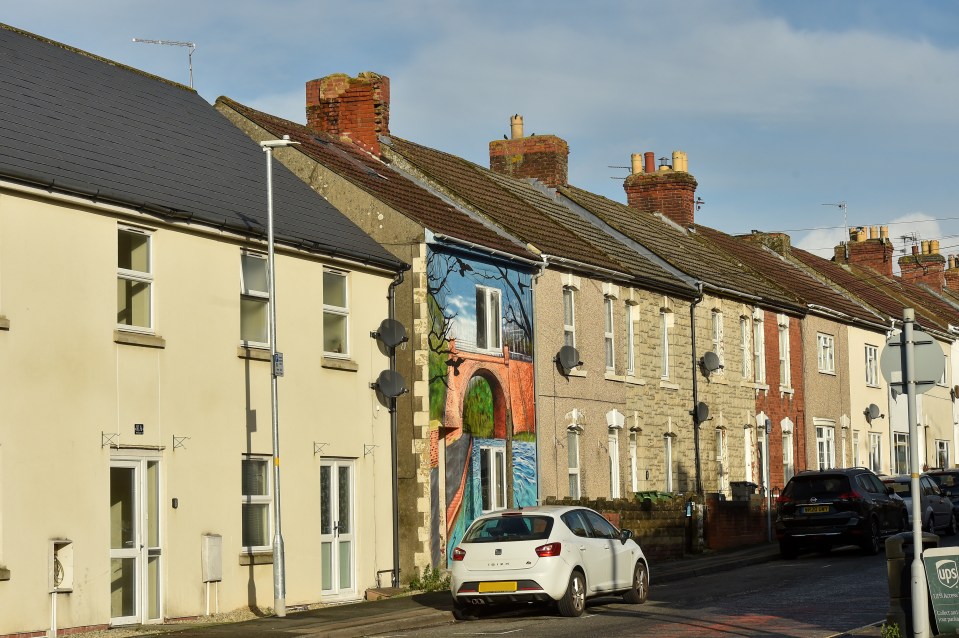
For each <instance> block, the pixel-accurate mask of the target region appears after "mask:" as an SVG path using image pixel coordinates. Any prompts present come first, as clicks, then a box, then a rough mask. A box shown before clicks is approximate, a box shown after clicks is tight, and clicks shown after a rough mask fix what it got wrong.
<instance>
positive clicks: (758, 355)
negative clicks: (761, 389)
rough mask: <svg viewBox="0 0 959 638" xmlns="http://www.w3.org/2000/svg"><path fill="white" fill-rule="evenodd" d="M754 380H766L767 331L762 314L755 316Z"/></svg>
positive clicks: (758, 381) (760, 381)
mask: <svg viewBox="0 0 959 638" xmlns="http://www.w3.org/2000/svg"><path fill="white" fill-rule="evenodd" d="M753 373H754V377H753V380H754V381H755V382H756V383H765V382H766V332H765V329H764V326H763V318H762V314H759V315H757V316H755V317H753Z"/></svg>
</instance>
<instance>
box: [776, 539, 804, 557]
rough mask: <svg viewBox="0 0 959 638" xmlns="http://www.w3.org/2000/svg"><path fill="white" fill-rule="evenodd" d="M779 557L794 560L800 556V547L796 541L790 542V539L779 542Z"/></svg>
mask: <svg viewBox="0 0 959 638" xmlns="http://www.w3.org/2000/svg"><path fill="white" fill-rule="evenodd" d="M779 555H780V556H782V557H783V558H785V559H786V560H793V559H794V558H796V557H797V556H799V547H798V546H797V545H796V541H792V540H789V539H788V538H784V539H782V540H781V541H779Z"/></svg>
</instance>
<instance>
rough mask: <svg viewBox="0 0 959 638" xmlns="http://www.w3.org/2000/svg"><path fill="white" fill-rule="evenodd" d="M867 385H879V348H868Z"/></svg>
mask: <svg viewBox="0 0 959 638" xmlns="http://www.w3.org/2000/svg"><path fill="white" fill-rule="evenodd" d="M866 385H871V386H878V385H879V348H877V347H876V346H869V345H867V346H866Z"/></svg>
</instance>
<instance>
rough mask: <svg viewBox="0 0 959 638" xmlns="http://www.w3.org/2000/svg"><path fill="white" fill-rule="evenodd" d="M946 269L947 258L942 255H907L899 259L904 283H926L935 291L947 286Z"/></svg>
mask: <svg viewBox="0 0 959 638" xmlns="http://www.w3.org/2000/svg"><path fill="white" fill-rule="evenodd" d="M945 269H946V258H945V257H943V256H942V255H906V256H905V257H900V258H899V271H900V272H901V274H902V279H903V281H914V282H918V283H924V284H926V285H927V286H929V287H931V288H933V289H934V290H942V287H943V285H945V276H944V274H943V272H944V271H945Z"/></svg>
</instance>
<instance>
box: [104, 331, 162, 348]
mask: <svg viewBox="0 0 959 638" xmlns="http://www.w3.org/2000/svg"><path fill="white" fill-rule="evenodd" d="M113 341H114V342H115V343H122V344H124V345H128V346H142V347H144V348H166V340H165V339H164V338H163V337H158V336H157V335H152V334H145V333H142V332H128V331H126V330H114V331H113Z"/></svg>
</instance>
